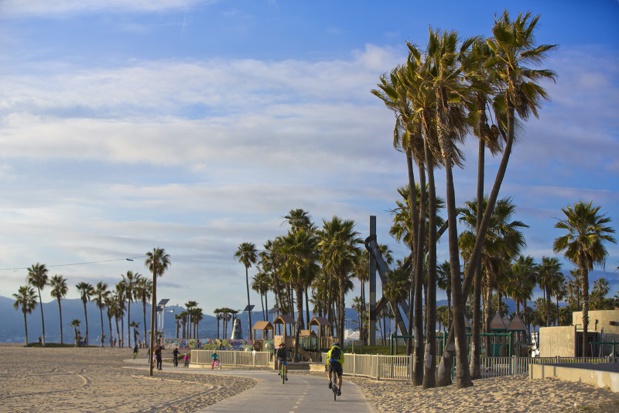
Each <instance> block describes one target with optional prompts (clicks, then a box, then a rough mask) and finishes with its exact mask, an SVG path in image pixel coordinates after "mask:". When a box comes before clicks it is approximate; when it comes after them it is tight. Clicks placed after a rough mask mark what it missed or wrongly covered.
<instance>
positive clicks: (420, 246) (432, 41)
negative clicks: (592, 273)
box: [372, 12, 614, 388]
mask: <svg viewBox="0 0 619 413" xmlns="http://www.w3.org/2000/svg"><path fill="white" fill-rule="evenodd" d="M539 18H540V17H539V16H532V15H531V14H530V13H523V14H519V15H518V16H517V17H516V18H515V19H513V18H512V17H511V16H510V15H509V13H508V12H504V13H502V14H501V15H498V16H497V17H496V18H495V21H494V24H493V27H492V36H490V37H488V38H482V37H471V38H467V39H461V38H460V37H459V36H458V34H457V33H456V32H455V31H441V30H438V29H432V28H431V29H430V30H429V36H428V41H427V44H426V47H425V49H421V48H419V47H418V46H416V45H415V44H412V43H408V44H407V46H408V50H409V54H408V57H407V59H406V62H405V63H403V64H401V65H398V66H397V67H395V68H394V69H393V70H391V71H390V72H389V73H387V74H384V75H383V76H381V78H380V82H379V83H378V85H377V86H378V87H377V88H376V89H374V90H372V93H373V94H374V95H375V96H377V97H378V98H380V99H381V100H382V101H383V102H384V103H385V105H386V106H387V108H388V109H390V110H391V111H393V113H394V115H395V127H394V132H393V145H394V147H395V149H396V150H398V151H400V152H402V153H404V154H405V155H406V168H407V175H408V188H407V189H406V190H402V191H400V194H401V195H403V196H407V198H408V199H406V200H405V201H404V202H403V204H404V206H405V208H403V210H401V211H398V212H399V214H400V215H401V216H402V215H407V219H406V220H404V221H403V222H404V224H402V225H401V226H400V228H398V230H399V233H398V235H399V236H400V239H401V240H403V241H404V242H405V243H406V245H407V246H408V247H409V248H410V251H411V254H410V257H409V259H408V268H409V269H410V273H411V277H410V285H412V292H411V294H410V298H411V301H412V302H413V305H411V306H410V309H411V310H410V314H409V315H410V317H409V320H413V323H412V324H411V325H409V330H412V331H409V333H412V335H414V337H415V346H414V349H413V353H414V355H413V372H414V374H413V384H414V385H422V386H423V387H424V388H428V387H434V386H436V385H437V384H438V385H446V384H449V383H450V382H451V379H450V377H449V376H450V374H449V373H450V371H451V367H452V363H453V361H454V360H455V363H456V376H455V383H456V386H457V387H459V388H460V387H467V386H471V385H472V381H471V380H472V378H475V377H479V366H480V357H481V330H482V328H483V325H484V324H487V323H488V316H489V315H488V314H491V311H492V301H491V300H490V298H491V296H492V291H495V292H498V293H499V294H500V293H501V290H497V287H498V285H499V284H498V282H499V281H498V280H499V279H500V277H501V276H504V275H505V274H507V273H508V272H507V271H506V269H507V268H509V266H510V265H511V262H512V261H513V260H516V259H517V257H518V255H519V250H520V248H521V247H522V246H523V245H524V238H523V237H522V234H521V233H520V232H519V231H518V228H520V227H523V226H524V224H522V223H519V222H517V221H509V219H510V216H511V214H513V205H511V202H510V200H509V199H504V200H499V196H498V195H499V191H500V189H501V186H502V182H503V179H504V177H505V174H506V171H507V166H508V163H509V159H510V155H511V152H512V150H513V148H514V143H515V141H516V132H517V131H518V130H522V128H523V124H522V122H524V121H526V120H527V119H528V118H529V117H530V116H531V115H534V116H536V117H537V116H538V111H539V109H540V107H541V102H542V101H543V100H546V99H547V98H548V96H547V93H546V91H545V90H544V88H543V86H542V85H541V82H542V81H554V79H555V73H554V72H552V71H551V70H547V69H537V68H533V67H531V66H530V65H539V64H540V63H541V62H543V61H544V60H545V59H546V58H547V55H548V53H549V52H550V51H552V50H553V49H554V48H555V47H556V45H550V44H537V43H536V41H535V31H536V27H537V24H538V21H539ZM469 135H473V136H475V137H476V138H477V142H478V159H477V171H478V174H477V191H476V197H475V199H474V200H473V201H471V202H470V203H468V204H467V205H466V208H459V207H458V206H457V205H456V187H455V184H454V172H455V169H456V168H455V167H463V166H464V157H463V150H462V143H463V142H464V141H465V139H466V137H467V136H469ZM487 151H490V153H491V154H492V155H494V156H500V162H499V166H498V168H497V170H496V175H495V177H494V182H493V184H492V187H491V190H490V193H489V194H488V195H486V193H485V188H484V182H485V180H486V179H485V155H486V152H487ZM415 165H416V168H415ZM440 169H442V170H443V172H444V174H445V175H444V188H445V200H444V201H443V200H441V199H440V198H439V197H438V196H437V188H436V184H435V179H436V177H435V172H436V171H437V170H440ZM415 170H417V173H415V172H416V171H415ZM443 203H444V207H445V209H446V215H447V220H446V222H445V223H444V225H443V223H441V221H440V219H439V217H438V211H439V209H440V208H441V207H442V205H443ZM582 205H584V207H583V206H582ZM587 205H588V206H587ZM581 209H589V210H595V212H596V213H595V214H594V216H595V217H590V218H589V220H587V222H586V223H582V224H583V226H587V225H590V226H591V227H593V228H596V229H590V231H592V232H595V234H596V235H597V238H598V239H599V241H596V242H598V243H602V242H603V241H611V240H613V239H612V237H610V238H609V237H608V234H606V233H608V232H610V230H611V229H610V228H608V227H605V226H602V227H599V226H597V224H598V223H600V222H604V221H605V219H606V218H605V217H604V216H602V217H600V216H599V214H597V211H599V208H597V210H596V208H595V207H592V206H591V204H583V203H578V204H575V206H574V210H581ZM564 212H565V213H566V216H569V213H570V211H569V210H564ZM583 215H586V214H585V213H584V212H583ZM607 222H608V221H606V223H607ZM459 223H462V224H464V225H466V231H464V232H463V233H461V234H459V231H458V224H459ZM575 227H576V224H574V223H573V222H572V220H571V218H569V217H568V218H566V219H565V220H562V221H560V222H559V223H558V224H557V228H560V229H568V228H569V231H570V234H571V233H572V231H575V232H578V234H581V233H582V232H587V231H588V230H587V229H584V228H582V227H581V228H580V229H579V230H575V229H574V228H575ZM444 232H445V233H446V234H447V237H448V240H447V242H448V251H449V260H448V268H446V270H447V271H446V273H447V274H448V278H449V288H450V292H451V294H450V298H451V305H452V306H453V308H452V311H451V328H450V334H449V338H448V340H447V345H446V350H445V351H444V353H443V356H442V358H441V360H440V366H439V368H438V372H439V374H438V376H436V375H435V371H436V361H435V360H436V339H435V338H436V333H435V325H436V290H437V283H438V282H439V280H438V278H437V277H438V274H437V272H438V268H439V266H438V265H437V243H438V239H439V238H440V237H441V236H442V234H443V233H444ZM497 237H498V238H497ZM572 237H573V238H574V239H576V238H578V239H579V240H580V242H581V244H580V245H581V246H583V244H582V243H583V242H584V237H583V236H582V235H573V236H572ZM613 241H614V240H613ZM508 247H509V248H508ZM573 248H576V249H577V250H579V248H578V247H574V246H573V245H571V246H568V242H567V241H565V240H564V241H559V240H557V242H555V245H554V249H555V252H557V253H559V252H564V253H565V256H566V258H567V259H568V260H571V261H572V262H574V263H575V264H576V265H577V266H578V267H582V268H585V267H586V268H589V269H590V268H592V265H593V264H599V263H600V262H601V261H600V258H601V255H595V259H593V258H592V259H589V258H586V257H584V256H583V257H580V258H579V257H578V255H576V254H575V252H574V250H573ZM583 248H584V247H583ZM586 255H587V254H585V256H586ZM602 255H603V254H602ZM461 259H462V260H463V262H464V265H463V266H461ZM529 275H530V274H529ZM586 279H587V271H586V270H584V269H581V276H580V280H581V281H582V291H583V298H585V297H584V296H585V295H586V292H585V290H586V289H587V288H588V283H587V280H586ZM514 284H516V283H514ZM585 287H586V288H585ZM424 288H425V290H424ZM471 289H472V290H473V291H470V290H471ZM514 294H517V292H514ZM520 294H522V295H525V296H526V292H522V291H521V292H520ZM468 299H470V300H471V304H472V340H471V343H470V345H469V343H468V340H467V337H466V324H465V310H466V304H467V300H468ZM422 301H424V302H425V314H424V308H423V305H422ZM525 301H526V300H525ZM482 302H483V304H484V305H483V306H482ZM585 302H586V299H585V300H583V311H584V318H585V319H586V317H587V315H586V314H587V305H586V304H584V303H585ZM482 311H486V315H485V317H483V318H485V320H484V319H482ZM584 325H585V326H586V323H585V324H584ZM424 326H425V332H424ZM409 335H410V334H409ZM585 335H586V327H585ZM469 350H470V355H469ZM469 362H470V365H469Z"/></svg>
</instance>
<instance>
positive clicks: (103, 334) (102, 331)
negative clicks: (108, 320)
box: [99, 307, 112, 347]
mask: <svg viewBox="0 0 619 413" xmlns="http://www.w3.org/2000/svg"><path fill="white" fill-rule="evenodd" d="M99 314H100V315H101V347H103V345H104V340H105V338H104V336H105V331H104V330H103V307H99ZM110 334H112V332H111V331H110Z"/></svg>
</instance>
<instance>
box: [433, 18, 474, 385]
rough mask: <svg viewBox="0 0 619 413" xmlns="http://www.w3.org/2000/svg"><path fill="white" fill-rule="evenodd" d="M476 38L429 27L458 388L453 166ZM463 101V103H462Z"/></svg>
mask: <svg viewBox="0 0 619 413" xmlns="http://www.w3.org/2000/svg"><path fill="white" fill-rule="evenodd" d="M473 41H474V39H466V40H464V41H463V42H462V43H460V42H459V39H458V35H457V33H456V32H453V31H445V32H440V31H438V30H430V33H429V40H428V45H427V50H426V51H427V54H428V69H427V72H426V75H427V83H428V85H429V86H430V87H431V89H432V90H433V91H434V95H435V102H436V103H435V104H436V117H435V124H436V128H437V129H436V131H437V136H436V137H437V142H438V147H439V148H440V157H439V159H441V161H442V165H443V167H444V168H445V187H446V206H447V216H448V222H449V223H450V225H449V226H448V228H447V230H448V235H449V257H450V258H449V262H450V267H451V278H452V281H451V288H452V296H453V307H454V324H453V325H454V333H455V344H456V345H455V350H456V387H458V388H463V387H469V386H471V385H472V384H473V383H472V381H471V376H470V370H469V366H468V355H467V348H466V326H465V323H464V306H465V298H464V297H465V295H464V294H463V291H462V283H461V281H460V256H459V249H458V228H457V223H456V217H457V212H458V211H457V209H456V196H455V185H454V178H453V171H452V167H453V166H454V165H460V164H461V162H462V158H461V152H460V150H459V149H458V147H457V144H458V143H459V142H461V141H462V138H463V137H464V135H465V131H466V129H465V128H466V126H467V125H466V123H465V122H464V119H465V118H464V115H463V111H464V107H463V105H462V103H461V102H464V101H465V100H464V97H465V96H466V93H467V89H466V87H465V85H464V84H463V80H462V67H461V65H460V64H459V61H460V58H461V55H462V54H463V53H464V52H466V51H467V49H468V48H469V47H470V46H471V44H472V43H473ZM459 102H460V103H459Z"/></svg>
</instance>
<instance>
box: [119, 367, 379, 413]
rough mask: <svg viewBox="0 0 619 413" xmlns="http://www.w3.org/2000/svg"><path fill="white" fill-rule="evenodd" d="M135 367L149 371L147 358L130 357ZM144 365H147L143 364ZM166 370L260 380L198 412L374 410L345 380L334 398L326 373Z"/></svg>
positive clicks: (344, 412)
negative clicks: (283, 377) (284, 377)
mask: <svg viewBox="0 0 619 413" xmlns="http://www.w3.org/2000/svg"><path fill="white" fill-rule="evenodd" d="M125 362H126V363H127V364H130V365H132V368H135V367H137V365H140V367H138V368H140V369H144V370H147V369H148V367H146V366H144V363H145V361H144V359H137V360H133V359H127V360H125ZM141 366H144V367H141ZM164 371H169V372H172V373H183V374H212V375H221V376H237V377H249V378H252V379H255V380H257V381H258V383H257V384H256V386H254V387H253V388H251V389H249V390H246V391H244V392H242V393H239V394H237V395H236V396H233V397H229V398H227V399H225V400H222V401H220V402H218V403H216V404H214V405H212V406H208V407H207V408H205V409H202V410H198V412H199V413H208V412H225V413H231V412H239V413H244V412H269V413H315V412H328V411H337V412H338V413H373V410H372V408H371V407H370V405H369V403H368V402H367V401H366V400H365V396H363V393H362V392H361V390H360V389H359V387H358V386H357V385H356V384H354V383H351V382H350V381H347V380H346V376H344V384H343V388H342V395H341V396H339V397H338V398H337V401H333V391H331V390H330V389H329V387H328V384H329V382H328V380H327V377H326V374H325V376H313V375H308V374H295V373H294V372H291V373H289V374H288V381H287V382H286V384H282V381H281V378H280V376H279V375H278V374H277V372H276V371H272V370H236V369H235V370H226V369H223V370H211V369H210V368H204V369H202V368H189V369H181V368H179V369H175V368H173V367H172V368H170V367H169V365H168V364H167V363H164Z"/></svg>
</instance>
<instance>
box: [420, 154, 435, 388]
mask: <svg viewBox="0 0 619 413" xmlns="http://www.w3.org/2000/svg"><path fill="white" fill-rule="evenodd" d="M428 152H429V149H428ZM426 156H427V160H426V163H427V164H429V154H428V155H426ZM428 192H429V200H428V201H429V202H428V206H429V211H430V213H429V216H428V280H427V283H428V284H427V287H426V294H427V297H426V319H427V322H426V344H425V351H424V374H423V383H422V386H423V388H424V389H428V388H433V387H436V188H435V182H434V170H433V168H431V167H429V168H428ZM422 222H423V221H422ZM421 245H423V244H421Z"/></svg>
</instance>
